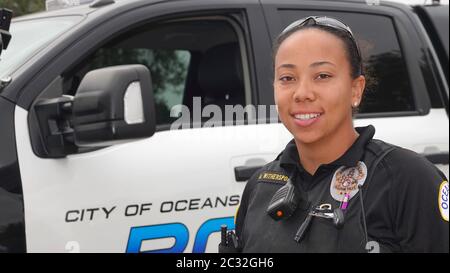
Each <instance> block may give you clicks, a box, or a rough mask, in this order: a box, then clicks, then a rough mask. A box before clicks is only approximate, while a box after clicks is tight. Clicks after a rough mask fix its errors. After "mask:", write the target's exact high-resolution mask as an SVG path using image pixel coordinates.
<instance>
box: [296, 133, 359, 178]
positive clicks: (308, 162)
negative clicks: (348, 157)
mask: <svg viewBox="0 0 450 273" xmlns="http://www.w3.org/2000/svg"><path fill="white" fill-rule="evenodd" d="M358 136H359V135H358V133H357V132H356V131H355V129H354V128H353V124H352V125H351V126H350V127H346V128H341V130H339V131H337V132H333V134H332V135H328V136H325V137H324V138H322V139H320V140H319V141H316V142H313V143H302V142H300V141H298V140H297V139H296V140H295V144H296V146H297V151H298V153H299V157H300V163H301V164H302V166H303V168H304V169H305V170H306V171H307V172H308V173H310V174H311V175H314V173H315V172H316V171H317V169H318V168H319V166H320V165H322V164H329V163H331V162H333V161H335V160H336V159H338V158H340V157H341V156H342V155H343V154H345V152H346V151H347V150H348V149H349V148H350V147H351V146H352V145H353V143H354V142H355V141H356V139H357V138H358Z"/></svg>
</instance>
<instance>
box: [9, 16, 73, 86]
mask: <svg viewBox="0 0 450 273" xmlns="http://www.w3.org/2000/svg"><path fill="white" fill-rule="evenodd" d="M80 18H81V17H80V16H66V17H50V18H41V19H34V20H26V21H18V22H12V23H11V27H10V30H9V32H10V33H11V36H12V38H11V42H10V43H9V46H8V49H7V50H4V51H3V52H2V56H1V57H0V78H3V77H5V76H8V75H9V74H10V73H12V72H13V71H14V70H16V69H17V68H18V67H20V65H22V64H23V63H25V62H26V61H27V60H28V59H29V58H30V57H32V56H33V55H34V54H35V53H36V52H38V51H39V49H41V48H43V47H44V46H45V45H47V44H48V43H49V42H51V41H52V40H54V39H55V38H56V37H57V36H58V35H60V34H62V33H64V31H66V30H68V29H69V28H70V27H71V26H73V25H74V24H76V23H77V22H78V21H79V20H80Z"/></svg>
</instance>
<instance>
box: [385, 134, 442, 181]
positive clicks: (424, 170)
mask: <svg viewBox="0 0 450 273" xmlns="http://www.w3.org/2000/svg"><path fill="white" fill-rule="evenodd" d="M382 143H383V145H387V146H389V147H392V149H391V151H390V152H389V153H387V154H386V156H385V157H384V158H383V159H382V160H381V161H380V163H381V164H380V165H381V166H379V167H378V168H386V169H387V173H388V174H389V175H390V176H391V179H392V180H393V182H394V183H396V184H398V183H405V184H408V185H409V186H413V185H414V184H416V185H418V186H419V185H421V184H423V183H424V181H433V182H432V183H431V184H439V183H441V182H442V181H444V180H447V178H446V177H445V175H444V173H443V172H442V171H441V170H439V168H437V167H436V166H435V165H434V164H433V163H431V162H430V161H429V160H428V159H427V158H426V157H425V156H423V155H421V154H419V153H417V152H414V151H412V150H409V149H406V148H403V147H400V146H396V145H393V144H389V143H386V142H382ZM387 146H386V147H387Z"/></svg>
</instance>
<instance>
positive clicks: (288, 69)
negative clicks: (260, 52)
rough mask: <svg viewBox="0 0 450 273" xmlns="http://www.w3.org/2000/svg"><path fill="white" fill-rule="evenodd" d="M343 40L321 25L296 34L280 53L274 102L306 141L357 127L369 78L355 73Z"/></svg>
mask: <svg viewBox="0 0 450 273" xmlns="http://www.w3.org/2000/svg"><path fill="white" fill-rule="evenodd" d="M346 54H347V53H346V51H345V48H344V43H343V42H342V41H341V40H340V39H339V38H338V37H336V36H334V35H333V34H331V33H328V32H326V31H323V30H319V29H304V30H300V31H297V32H295V33H293V34H292V35H291V36H289V37H288V38H287V39H286V40H284V41H283V42H282V44H281V45H280V47H279V49H278V52H277V54H276V56H275V77H274V90H275V102H276V104H277V106H278V113H279V116H280V119H281V121H282V122H283V124H284V125H285V126H286V127H287V129H288V130H289V131H290V132H291V133H292V134H293V135H294V137H295V139H296V140H297V141H300V142H301V143H314V142H317V141H320V140H322V139H324V138H326V137H327V136H332V134H336V133H338V132H339V130H343V128H345V129H348V128H352V126H353V125H352V105H353V104H354V103H355V102H356V103H358V104H359V102H360V100H361V95H362V91H363V89H364V84H365V80H364V77H363V76H360V77H358V78H356V79H353V78H352V77H351V67H350V63H349V60H348V57H347V55H346Z"/></svg>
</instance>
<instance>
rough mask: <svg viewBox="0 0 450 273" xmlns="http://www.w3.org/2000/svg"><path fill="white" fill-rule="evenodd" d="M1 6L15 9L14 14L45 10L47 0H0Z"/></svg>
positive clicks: (15, 15) (19, 14)
mask: <svg viewBox="0 0 450 273" xmlns="http://www.w3.org/2000/svg"><path fill="white" fill-rule="evenodd" d="M0 7H1V8H7V9H10V10H12V11H13V13H14V14H13V16H14V17H17V16H21V15H25V14H28V13H33V12H38V11H43V10H45V0H0Z"/></svg>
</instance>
